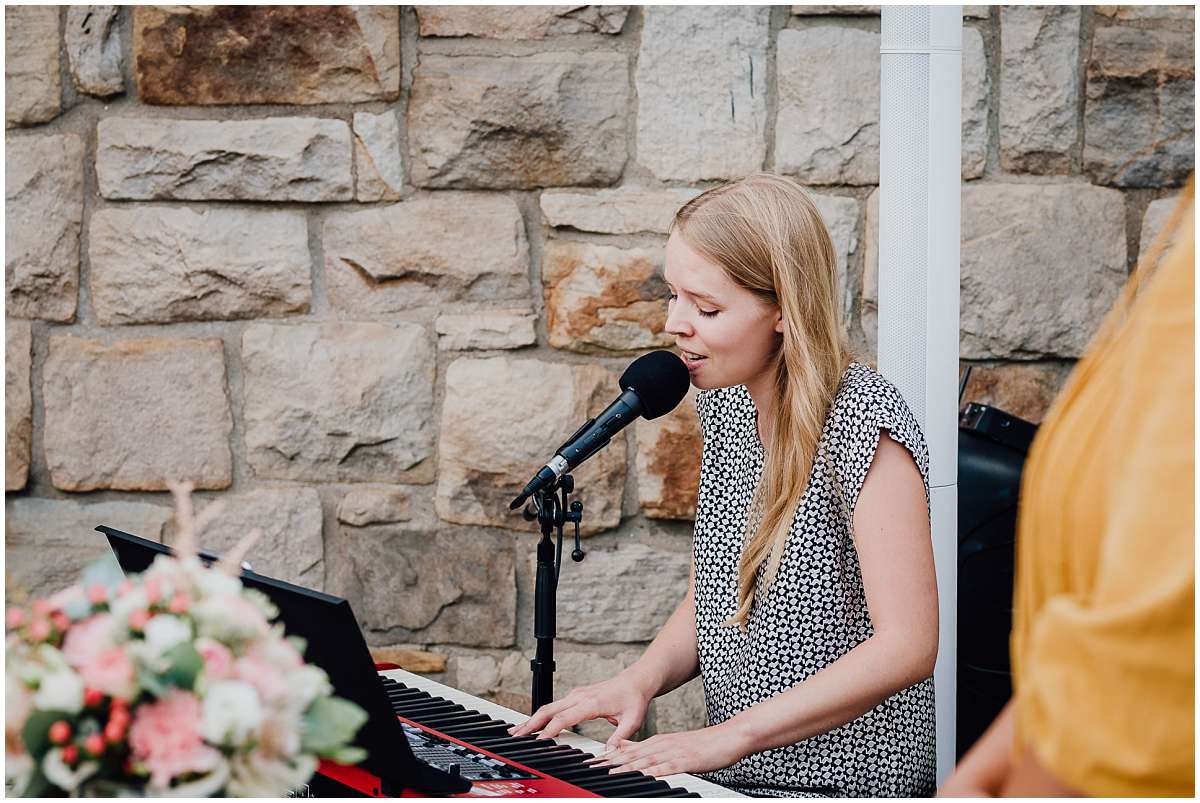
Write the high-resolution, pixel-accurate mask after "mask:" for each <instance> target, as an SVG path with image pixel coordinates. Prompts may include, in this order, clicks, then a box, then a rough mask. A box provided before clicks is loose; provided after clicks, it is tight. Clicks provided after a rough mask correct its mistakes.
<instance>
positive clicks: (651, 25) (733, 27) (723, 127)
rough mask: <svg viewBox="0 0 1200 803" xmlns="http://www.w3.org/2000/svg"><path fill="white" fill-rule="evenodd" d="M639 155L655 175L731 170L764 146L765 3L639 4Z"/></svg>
mask: <svg viewBox="0 0 1200 803" xmlns="http://www.w3.org/2000/svg"><path fill="white" fill-rule="evenodd" d="M642 13H643V17H644V23H643V29H642V44H641V51H640V53H639V54H638V66H637V76H636V80H637V94H638V121H637V153H638V161H639V162H640V163H641V164H642V165H644V166H645V167H647V168H649V169H650V171H651V172H652V173H654V175H655V176H657V177H658V178H659V179H660V180H663V181H670V180H678V181H704V180H707V179H722V178H737V177H739V176H743V175H745V174H747V173H750V172H753V171H755V170H758V169H760V168H761V167H762V165H763V159H764V157H765V156H766V152H767V132H766V127H767V40H768V36H769V32H768V27H769V20H770V9H769V8H767V7H765V6H707V7H703V8H702V7H698V6H693V7H688V6H646V7H645V8H644V9H643V12H642Z"/></svg>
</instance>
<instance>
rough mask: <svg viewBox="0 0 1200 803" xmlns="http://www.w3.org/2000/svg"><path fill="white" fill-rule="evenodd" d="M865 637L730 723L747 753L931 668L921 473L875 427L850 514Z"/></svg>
mask: <svg viewBox="0 0 1200 803" xmlns="http://www.w3.org/2000/svg"><path fill="white" fill-rule="evenodd" d="M854 543H855V546H856V547H857V548H858V559H859V565H860V567H861V569H862V577H863V587H864V590H865V593H866V601H867V608H868V610H869V612H870V615H871V623H872V627H873V630H874V634H873V635H872V636H871V637H870V638H868V639H867V640H866V641H864V642H863V643H861V644H859V645H858V646H857V647H855V648H854V649H852V650H850V652H848V653H846V654H845V655H843V656H842V657H841V658H839V659H838V660H836V661H834V662H833V663H832V664H830V665H829V666H827V667H825V668H824V669H822V670H821V671H820V672H817V673H816V674H815V675H813V676H812V677H810V678H808V679H807V680H805V681H804V682H803V683H801V684H799V685H797V686H794V687H793V688H791V689H789V690H787V691H785V692H783V693H781V694H778V695H776V696H775V697H773V698H771V699H770V700H768V701H765V702H764V703H760V704H759V705H756V706H753V707H751V708H749V709H747V710H745V711H743V712H742V713H741V714H738V715H737V716H736V717H734V718H733V719H731V720H729V722H728V724H729V725H730V726H731V727H730V730H731V732H733V733H735V734H737V735H738V736H739V737H740V739H741V741H742V742H743V743H744V744H745V745H746V747H747V748H748V749H747V752H757V751H760V750H767V749H770V748H773V747H782V746H784V745H789V744H795V743H796V742H798V741H801V740H803V739H807V738H808V737H810V736H814V735H816V734H818V733H824V732H826V731H828V730H831V729H833V728H836V727H838V726H839V725H844V724H845V723H847V722H850V721H851V720H853V719H856V718H857V717H859V716H861V715H862V714H864V713H866V712H867V711H869V710H871V709H872V708H874V707H875V706H876V705H878V704H879V703H880V702H882V701H883V700H885V699H886V698H888V697H890V696H891V695H893V694H895V693H896V692H898V691H901V690H902V689H905V688H907V687H909V686H911V685H912V684H914V683H916V682H918V681H920V680H923V679H924V678H927V677H929V676H930V675H931V674H933V665H934V661H935V659H936V658H937V644H938V603H937V581H936V578H935V575H934V568H933V543H932V540H931V538H930V532H929V514H928V511H927V508H926V505H925V490H924V484H923V482H922V480H921V474H920V472H919V471H918V470H917V466H916V464H915V463H914V461H913V459H912V456H911V455H910V454H909V453H908V451H907V450H906V449H905V448H904V447H903V446H901V445H900V444H899V443H897V442H896V441H894V440H892V438H891V437H889V436H888V435H887V434H886V433H880V437H879V446H878V447H877V449H876V451H875V459H874V461H873V462H872V463H871V468H870V470H869V471H868V472H867V477H866V480H865V481H864V482H863V487H862V491H861V492H860V493H859V497H858V504H857V506H856V508H855V511H854Z"/></svg>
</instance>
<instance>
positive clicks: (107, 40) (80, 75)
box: [66, 6, 125, 98]
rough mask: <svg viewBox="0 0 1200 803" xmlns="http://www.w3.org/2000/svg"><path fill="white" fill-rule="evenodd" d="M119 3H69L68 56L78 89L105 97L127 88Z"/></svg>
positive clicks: (67, 26) (67, 27)
mask: <svg viewBox="0 0 1200 803" xmlns="http://www.w3.org/2000/svg"><path fill="white" fill-rule="evenodd" d="M119 12H120V7H119V6H67V25H66V34H67V37H66V39H67V42H66V44H67V57H68V59H69V63H70V65H71V76H72V78H73V79H74V81H75V88H76V89H77V90H79V91H80V92H83V93H85V94H88V95H95V96H97V97H101V98H105V97H108V96H110V95H119V94H121V93H122V92H124V91H125V52H124V50H123V49H122V47H121V32H120V29H119V27H118V19H119Z"/></svg>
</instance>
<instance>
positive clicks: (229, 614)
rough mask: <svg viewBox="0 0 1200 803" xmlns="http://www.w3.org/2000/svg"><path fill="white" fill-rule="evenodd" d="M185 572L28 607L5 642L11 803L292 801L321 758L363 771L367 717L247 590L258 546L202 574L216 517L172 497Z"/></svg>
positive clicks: (113, 574) (101, 579)
mask: <svg viewBox="0 0 1200 803" xmlns="http://www.w3.org/2000/svg"><path fill="white" fill-rule="evenodd" d="M171 489H172V492H173V493H174V494H175V499H176V508H177V509H176V521H177V524H178V539H177V546H176V555H177V557H167V556H165V555H160V556H159V557H157V558H156V559H155V561H154V563H153V565H151V566H150V568H149V569H147V570H146V571H145V572H144V573H143V574H142V575H141V576H138V577H133V578H129V579H126V578H124V577H123V576H122V575H121V572H120V569H119V568H118V567H117V566H116V564H115V563H114V562H112V561H107V562H100V563H97V564H94V565H93V566H91V567H89V569H88V570H87V571H85V572H84V576H83V580H82V582H81V583H80V584H78V585H75V586H72V587H70V588H68V589H66V590H64V591H62V592H60V593H58V594H55V595H54V596H52V597H50V598H49V599H45V600H38V601H36V602H34V603H33V604H32V606H31V607H30V608H10V609H9V610H8V612H7V618H6V640H5V668H6V673H5V758H6V761H5V777H6V782H7V785H8V791H9V793H10V794H17V795H24V796H45V795H53V794H70V795H102V796H118V795H130V794H133V795H152V796H183V797H202V796H210V795H224V796H239V797H241V796H253V797H268V796H274V797H279V796H285V795H287V794H288V792H289V791H290V790H293V789H297V788H299V787H301V786H303V785H304V784H305V783H306V782H307V781H308V779H309V778H310V777H311V776H312V773H313V771H314V770H315V769H316V766H317V762H318V759H319V758H329V759H332V760H334V761H338V762H340V763H345V764H352V763H356V762H358V761H360V760H362V758H363V757H364V754H363V751H362V750H361V749H360V748H357V747H354V746H352V745H350V744H349V743H350V741H351V740H352V739H353V738H354V734H355V733H356V732H357V731H358V729H359V727H360V726H361V725H362V723H363V722H365V721H366V714H365V713H364V712H363V711H362V709H361V708H359V707H358V706H356V705H354V704H353V703H351V702H348V701H346V700H342V699H340V698H337V697H333V696H331V691H332V690H331V688H330V684H329V680H328V678H327V677H326V675H325V672H324V671H323V670H321V669H320V668H318V667H316V666H311V665H306V664H305V662H304V658H303V653H304V644H303V642H302V641H300V640H299V639H294V638H290V637H285V636H284V633H283V625H282V624H279V623H274V624H273V623H272V622H273V620H274V619H275V617H276V616H277V615H278V612H277V611H276V609H275V608H274V606H273V605H272V604H271V603H270V601H269V600H268V599H267V597H266V596H265V595H263V594H261V593H259V592H257V591H254V590H252V589H246V588H243V586H242V583H241V581H240V580H239V579H238V578H237V572H238V567H239V566H240V564H241V558H242V556H243V555H244V554H245V553H246V550H247V549H248V548H249V545H250V544H251V543H252V542H253V539H254V537H256V535H255V534H252V535H251V536H250V537H249V538H247V539H246V540H245V541H243V542H242V544H240V545H239V546H238V548H236V549H234V550H233V552H232V553H231V554H230V555H229V556H227V557H226V559H225V560H224V561H222V562H221V563H220V564H218V565H217V566H214V567H212V568H206V567H205V566H204V565H203V564H202V563H201V561H200V559H199V558H198V556H197V553H196V546H195V545H196V535H197V534H198V533H199V531H200V530H201V529H202V527H203V526H204V524H205V523H206V522H207V521H211V520H212V518H214V517H215V515H216V513H217V512H218V510H219V507H218V505H219V503H216V504H214V505H210V506H209V507H208V508H206V509H205V510H204V511H202V512H201V514H200V515H199V516H193V515H192V512H191V501H190V491H191V488H190V487H188V486H180V485H172V486H171Z"/></svg>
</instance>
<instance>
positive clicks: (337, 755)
mask: <svg viewBox="0 0 1200 803" xmlns="http://www.w3.org/2000/svg"><path fill="white" fill-rule="evenodd" d="M366 757H367V751H366V750H363V749H362V748H361V747H355V746H354V745H350V746H348V747H341V748H338V749H337V750H334V751H333V752H332V753H328V754H326V755H324V756H322V758H327V759H329V760H330V761H336V762H337V763H338V764H345V765H347V766H348V765H350V764H357V763H359V762H360V761H363V760H364V759H366Z"/></svg>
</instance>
